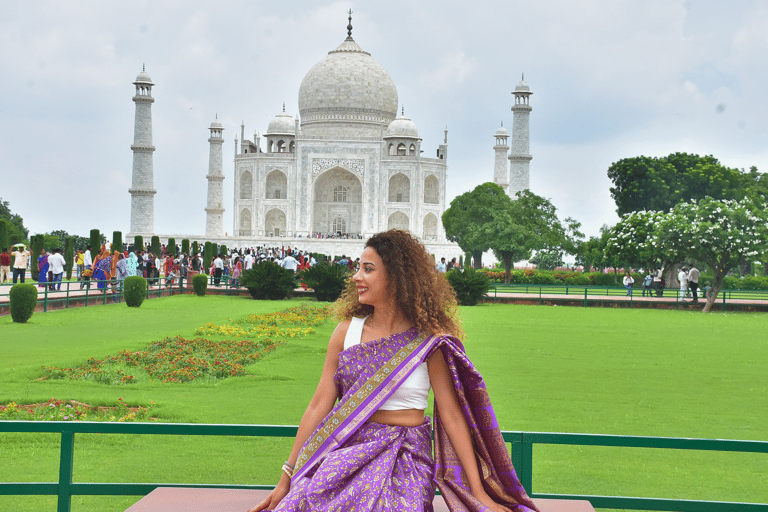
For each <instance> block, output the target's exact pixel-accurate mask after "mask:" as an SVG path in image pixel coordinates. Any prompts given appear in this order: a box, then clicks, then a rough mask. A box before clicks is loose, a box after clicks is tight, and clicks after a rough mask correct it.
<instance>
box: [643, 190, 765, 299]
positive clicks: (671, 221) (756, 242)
mask: <svg viewBox="0 0 768 512" xmlns="http://www.w3.org/2000/svg"><path fill="white" fill-rule="evenodd" d="M767 222H768V215H767V214H766V205H765V203H756V202H755V201H753V200H752V199H750V198H744V199H741V200H740V201H735V200H722V201H719V200H715V199H712V198H705V199H702V200H701V201H687V202H683V203H679V204H678V205H676V206H675V207H674V209H672V211H670V212H669V214H667V215H665V216H664V218H663V219H662V221H661V222H660V223H659V225H658V226H657V228H656V230H655V235H656V241H657V242H658V243H660V244H662V245H664V246H666V247H669V248H670V250H672V251H677V252H679V253H680V254H684V255H686V256H688V257H689V258H691V259H694V260H697V261H702V262H704V263H706V264H707V265H708V266H709V267H710V268H711V269H712V271H713V272H714V279H713V283H712V290H711V293H710V295H709V296H708V297H707V304H706V305H705V306H704V311H709V310H710V309H711V308H712V305H713V304H714V302H715V300H716V299H717V294H718V293H719V292H720V291H721V290H722V288H723V278H724V277H725V275H726V274H727V273H728V271H729V270H730V269H731V268H733V267H734V266H736V265H738V261H739V257H740V256H742V257H745V258H752V257H754V256H756V255H758V254H760V253H761V252H765V251H768V247H766V245H768V226H766V223H767Z"/></svg>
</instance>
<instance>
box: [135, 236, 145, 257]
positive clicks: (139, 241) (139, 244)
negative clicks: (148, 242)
mask: <svg viewBox="0 0 768 512" xmlns="http://www.w3.org/2000/svg"><path fill="white" fill-rule="evenodd" d="M143 250H144V237H143V236H141V235H136V236H135V237H133V251H134V252H135V253H136V254H138V253H139V251H143Z"/></svg>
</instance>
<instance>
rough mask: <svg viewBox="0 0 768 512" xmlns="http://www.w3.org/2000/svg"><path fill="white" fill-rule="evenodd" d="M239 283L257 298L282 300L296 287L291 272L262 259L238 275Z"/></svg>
mask: <svg viewBox="0 0 768 512" xmlns="http://www.w3.org/2000/svg"><path fill="white" fill-rule="evenodd" d="M240 285H241V286H244V287H246V288H248V292H249V293H250V294H251V297H253V298H254V299H257V300H264V299H266V300H283V299H285V298H286V297H289V296H290V295H291V293H292V292H293V289H294V288H296V280H295V279H294V278H293V272H291V271H290V270H288V269H285V268H283V267H281V266H280V265H278V264H277V263H274V262H272V261H262V262H261V263H258V264H256V265H254V266H253V268H252V269H250V270H245V271H243V273H242V274H241V275H240Z"/></svg>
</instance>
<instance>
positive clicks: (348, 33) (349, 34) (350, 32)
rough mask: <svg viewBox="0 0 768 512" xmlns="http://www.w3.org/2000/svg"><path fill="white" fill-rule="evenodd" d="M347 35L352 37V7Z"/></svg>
mask: <svg viewBox="0 0 768 512" xmlns="http://www.w3.org/2000/svg"><path fill="white" fill-rule="evenodd" d="M347 37H349V38H350V39H351V38H352V9H350V10H349V25H347Z"/></svg>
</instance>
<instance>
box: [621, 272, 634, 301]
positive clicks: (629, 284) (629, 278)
mask: <svg viewBox="0 0 768 512" xmlns="http://www.w3.org/2000/svg"><path fill="white" fill-rule="evenodd" d="M623 282H624V288H626V289H627V297H631V296H632V285H633V284H635V279H634V278H633V277H632V276H631V275H630V273H629V270H627V271H625V272H624V281H623Z"/></svg>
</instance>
